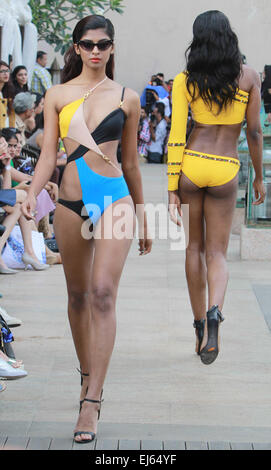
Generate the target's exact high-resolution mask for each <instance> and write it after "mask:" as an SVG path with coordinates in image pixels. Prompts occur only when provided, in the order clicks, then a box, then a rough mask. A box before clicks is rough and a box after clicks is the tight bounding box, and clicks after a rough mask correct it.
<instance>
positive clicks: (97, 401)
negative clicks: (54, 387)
mask: <svg viewBox="0 0 271 470" xmlns="http://www.w3.org/2000/svg"><path fill="white" fill-rule="evenodd" d="M85 401H87V402H89V403H100V405H101V404H102V402H103V400H91V399H90V398H85V399H84V400H82V405H83V403H84V402H85ZM82 405H81V407H82ZM100 413H101V407H100V408H99V409H98V421H99V419H100ZM82 434H87V435H89V436H90V437H91V439H82V440H81V441H77V440H76V439H75V438H76V437H77V436H81V435H82ZM95 437H96V434H95V432H91V431H77V432H75V433H74V434H73V440H74V442H76V443H77V444H89V443H90V442H92V441H93V440H94V439H95Z"/></svg>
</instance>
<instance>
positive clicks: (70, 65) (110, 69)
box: [61, 15, 115, 83]
mask: <svg viewBox="0 0 271 470" xmlns="http://www.w3.org/2000/svg"><path fill="white" fill-rule="evenodd" d="M93 29H104V31H105V33H106V34H107V35H108V36H109V38H110V39H112V41H114V37H115V31H114V26H113V24H112V23H111V21H110V20H109V19H108V18H105V17H104V16H101V15H90V16H86V17H85V18H83V19H82V20H80V21H79V22H78V23H77V25H76V26H75V28H74V31H73V35H72V38H73V44H78V42H79V41H80V39H81V38H82V37H83V36H84V34H85V33H86V32H87V31H89V30H93ZM64 62H65V65H64V68H63V71H62V77H61V78H62V79H61V82H62V83H65V82H67V81H68V80H72V79H73V78H75V77H78V75H80V73H81V72H82V68H83V62H82V60H81V57H80V55H77V54H76V52H75V50H74V46H73V45H72V46H71V47H70V48H69V49H68V50H67V52H66V54H65V56H64ZM105 73H106V75H107V76H108V77H109V78H111V79H112V80H113V78H114V54H111V56H110V59H109V61H108V62H107V64H106V71H105Z"/></svg>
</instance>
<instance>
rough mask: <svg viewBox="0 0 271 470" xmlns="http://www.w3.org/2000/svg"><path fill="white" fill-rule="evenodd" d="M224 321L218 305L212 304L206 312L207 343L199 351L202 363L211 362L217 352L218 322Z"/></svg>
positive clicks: (207, 363)
mask: <svg viewBox="0 0 271 470" xmlns="http://www.w3.org/2000/svg"><path fill="white" fill-rule="evenodd" d="M223 321H224V317H223V316H222V313H221V312H220V311H219V309H218V305H213V307H211V308H210V310H208V312H207V335H208V339H207V344H206V346H204V348H203V349H202V350H201V351H200V358H201V361H202V363H203V364H205V365H209V364H212V363H213V362H214V361H215V360H216V358H217V356H218V353H219V337H218V336H219V324H220V323H222V322H223Z"/></svg>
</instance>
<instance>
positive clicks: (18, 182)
mask: <svg viewBox="0 0 271 470" xmlns="http://www.w3.org/2000/svg"><path fill="white" fill-rule="evenodd" d="M2 135H3V137H5V139H6V141H7V143H8V154H9V156H10V157H11V170H10V171H11V178H12V186H13V187H16V188H17V189H23V190H24V191H26V192H27V191H28V189H29V182H30V181H32V176H31V175H29V174H27V173H26V174H25V173H24V172H23V171H20V170H18V169H15V168H14V166H16V163H15V164H14V162H13V159H14V161H15V162H16V160H17V159H18V158H19V157H20V151H21V148H22V140H21V133H20V131H19V130H18V129H17V130H16V129H3V130H2ZM23 169H24V167H23V168H22V170H23ZM33 170H34V169H33ZM57 197H58V187H57V185H56V184H55V183H53V182H51V181H49V182H48V183H47V185H46V187H45V189H43V190H42V191H41V193H40V194H39V196H38V198H37V199H38V200H37V213H36V216H35V228H34V230H39V231H42V232H43V234H44V238H52V236H53V234H52V231H51V228H50V225H49V214H50V212H52V211H54V210H55V205H54V202H55V201H56V200H57ZM40 223H41V225H42V227H43V229H42V228H41V227H40ZM45 250H46V262H47V263H48V264H59V263H61V257H60V254H59V253H54V252H53V251H51V250H50V249H49V248H48V247H47V246H45Z"/></svg>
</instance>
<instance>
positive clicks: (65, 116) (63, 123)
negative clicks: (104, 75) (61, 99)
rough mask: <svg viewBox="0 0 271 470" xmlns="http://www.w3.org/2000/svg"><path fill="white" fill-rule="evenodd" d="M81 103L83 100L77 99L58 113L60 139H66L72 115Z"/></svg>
mask: <svg viewBox="0 0 271 470" xmlns="http://www.w3.org/2000/svg"><path fill="white" fill-rule="evenodd" d="M83 101H84V98H79V99H78V100H75V101H72V102H71V103H68V104H66V105H65V106H63V108H62V109H61V111H60V113H59V131H60V137H61V139H64V138H65V137H67V135H68V132H69V127H70V123H71V120H72V118H73V115H74V113H75V112H76V111H77V109H78V108H79V106H80V105H81V103H83Z"/></svg>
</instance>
